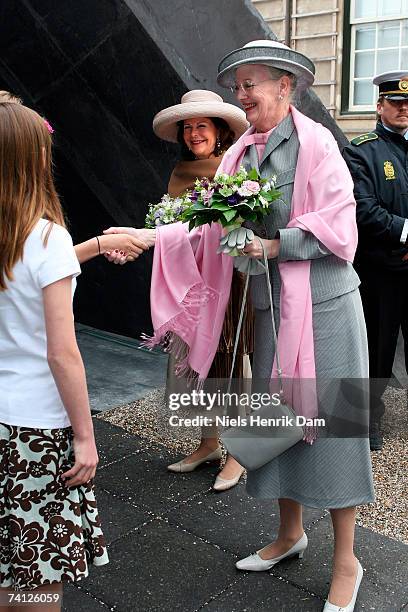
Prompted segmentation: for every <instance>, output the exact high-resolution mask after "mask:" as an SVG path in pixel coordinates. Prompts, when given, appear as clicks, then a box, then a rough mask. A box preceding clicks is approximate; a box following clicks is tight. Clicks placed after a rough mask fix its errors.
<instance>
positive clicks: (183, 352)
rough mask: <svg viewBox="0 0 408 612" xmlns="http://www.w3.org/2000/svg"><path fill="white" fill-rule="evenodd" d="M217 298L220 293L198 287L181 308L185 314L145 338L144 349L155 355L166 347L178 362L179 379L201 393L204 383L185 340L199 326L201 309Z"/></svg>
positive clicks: (186, 297) (188, 294)
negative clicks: (160, 348) (193, 367)
mask: <svg viewBox="0 0 408 612" xmlns="http://www.w3.org/2000/svg"><path fill="white" fill-rule="evenodd" d="M217 295H218V294H217V292H216V291H214V290H213V289H210V288H209V287H205V286H203V284H202V283H198V284H196V285H194V286H193V287H191V288H190V289H189V291H188V292H187V294H186V295H185V297H184V299H183V301H182V302H181V304H180V305H181V306H182V308H183V310H182V312H181V313H179V314H177V315H176V316H175V317H173V318H172V319H170V320H169V321H167V322H166V323H165V324H164V325H162V326H161V327H159V328H158V329H157V330H156V331H155V333H154V335H153V336H147V335H146V334H142V336H141V338H142V342H141V343H140V346H141V347H143V348H147V349H148V350H150V351H151V350H152V349H153V348H154V347H155V346H162V347H163V350H164V351H165V352H166V353H171V354H172V355H173V356H174V358H175V370H174V371H175V374H176V376H178V377H185V378H186V379H187V381H188V384H189V386H191V385H194V387H195V388H196V389H197V390H200V389H201V388H202V386H203V384H204V379H200V377H199V373H198V372H196V371H195V370H193V369H192V368H191V366H190V364H189V363H188V358H189V355H190V347H189V346H188V344H187V343H186V342H185V341H184V338H183V337H186V336H187V337H188V336H189V334H191V332H192V331H193V329H194V328H195V327H197V325H198V324H199V322H200V308H201V307H202V306H204V305H205V304H207V303H208V302H209V301H210V300H213V299H215V298H216V297H217Z"/></svg>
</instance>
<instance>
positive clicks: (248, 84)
mask: <svg viewBox="0 0 408 612" xmlns="http://www.w3.org/2000/svg"><path fill="white" fill-rule="evenodd" d="M276 80H277V79H272V78H270V79H264V80H263V81H259V82H258V83H254V82H253V81H250V80H249V79H246V80H245V81H242V83H239V85H238V83H234V85H231V87H230V90H231V92H232V93H233V94H237V93H238V92H239V90H240V89H242V91H243V92H244V93H245V94H246V93H248V92H250V91H251V89H253V88H254V87H257V86H258V85H260V84H261V83H265V82H266V81H276Z"/></svg>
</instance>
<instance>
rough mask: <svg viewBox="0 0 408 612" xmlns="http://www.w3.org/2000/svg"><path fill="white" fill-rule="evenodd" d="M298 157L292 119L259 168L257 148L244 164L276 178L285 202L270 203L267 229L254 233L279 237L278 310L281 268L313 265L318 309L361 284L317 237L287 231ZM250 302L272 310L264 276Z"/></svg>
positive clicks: (273, 263) (254, 280)
mask: <svg viewBox="0 0 408 612" xmlns="http://www.w3.org/2000/svg"><path fill="white" fill-rule="evenodd" d="M298 152H299V140H298V136H297V132H296V129H295V126H294V123H293V119H292V115H291V114H290V113H289V115H288V116H287V117H286V118H285V119H284V120H283V121H282V122H281V123H280V124H279V125H278V127H277V128H276V129H275V130H273V132H272V133H271V135H270V137H269V140H268V142H267V144H266V146H265V151H264V154H263V156H262V159H261V161H260V163H259V160H258V153H257V150H256V147H255V145H251V146H250V147H248V149H247V151H246V153H245V156H244V159H243V165H244V166H245V167H246V168H247V169H248V170H249V169H250V168H253V167H256V168H258V169H259V170H260V173H261V176H262V177H263V178H269V177H271V176H273V175H276V188H277V189H278V191H280V192H281V197H280V198H279V199H278V200H275V201H274V202H272V205H271V213H270V214H269V215H268V216H267V217H265V218H264V223H263V227H262V226H258V227H257V228H256V233H257V234H258V235H260V236H261V237H262V238H268V239H271V238H275V237H277V234H278V232H279V237H280V249H279V256H278V258H277V259H270V260H269V270H270V275H271V283H272V287H273V299H274V304H275V307H279V296H280V287H281V279H280V274H279V269H278V262H284V261H295V260H308V259H310V260H311V267H310V285H311V292H312V302H313V303H314V304H316V303H318V302H324V301H326V300H330V299H331V298H335V297H338V296H340V295H343V294H345V293H348V292H350V291H353V290H354V289H356V288H357V287H358V286H359V284H360V280H359V277H358V275H357V273H356V272H355V270H354V268H353V266H352V264H351V263H349V262H346V261H344V260H342V259H340V258H339V257H337V256H336V255H333V254H332V253H331V252H330V251H329V250H328V249H327V248H326V247H325V246H324V245H323V244H322V243H321V242H319V241H318V240H317V239H316V238H315V237H314V236H313V234H311V233H310V232H306V231H303V230H301V229H298V228H289V229H286V225H287V224H288V222H289V219H290V205H291V201H292V194H293V183H294V180H295V172H296V163H297V157H298ZM339 156H340V152H339ZM251 297H252V302H253V305H254V307H255V308H260V309H265V308H268V307H269V300H268V296H267V290H266V280H265V276H264V275H260V276H253V277H251Z"/></svg>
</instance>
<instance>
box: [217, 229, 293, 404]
mask: <svg viewBox="0 0 408 612" xmlns="http://www.w3.org/2000/svg"><path fill="white" fill-rule="evenodd" d="M255 238H256V239H257V240H258V241H259V244H260V245H261V248H262V254H263V260H264V266H265V274H266V286H267V289H268V296H269V304H270V312H271V324H272V333H273V339H274V342H275V355H276V369H277V372H278V379H279V387H280V394H281V395H282V394H283V381H282V369H281V365H280V359H279V351H278V335H277V333H276V324H275V317H274V312H273V308H274V306H273V299H272V286H271V279H270V278H269V265H268V258H267V256H266V250H265V245H264V243H263V241H262V240H261V238H259V237H258V236H256V237H255ZM249 276H250V275H249V271H248V273H247V277H246V279H245V286H244V293H243V296H242V304H241V311H240V313H239V319H238V325H237V331H236V334H235V342H234V350H233V354H232V365H231V372H230V375H229V380H228V393H229V392H230V391H231V384H232V375H233V372H234V367H235V362H236V357H237V350H238V342H239V336H240V333H241V328H242V321H243V319H244V313H245V306H246V301H247V294H248V285H249Z"/></svg>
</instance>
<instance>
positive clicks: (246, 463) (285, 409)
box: [221, 238, 304, 470]
mask: <svg viewBox="0 0 408 612" xmlns="http://www.w3.org/2000/svg"><path fill="white" fill-rule="evenodd" d="M258 240H259V242H260V243H261V246H262V250H263V256H264V267H265V274H266V284H267V287H268V294H269V300H270V312H271V325H272V331H273V337H274V341H275V350H276V365H277V371H278V380H279V387H280V393H279V396H280V403H279V404H278V405H277V406H272V404H271V405H270V406H269V405H268V406H264V407H262V408H261V409H260V410H256V411H254V412H252V413H251V414H250V415H249V416H248V417H246V423H245V424H241V425H238V426H237V427H230V428H229V429H227V430H226V431H225V432H224V433H223V434H222V435H221V440H222V442H223V444H224V446H225V448H226V449H227V451H228V453H229V454H230V455H232V456H233V457H234V458H235V459H236V460H237V461H238V463H240V464H241V465H242V466H243V467H245V468H246V469H247V470H257V469H258V468H260V467H262V466H263V465H265V464H266V463H269V461H272V460H273V459H275V458H276V457H278V456H279V455H280V454H281V453H283V452H284V451H286V450H288V449H289V448H291V447H292V446H294V445H295V444H297V443H298V442H300V440H302V439H303V437H304V432H303V429H302V427H300V425H297V424H296V415H295V413H294V411H293V410H292V408H291V407H290V406H289V405H288V404H286V403H285V401H284V399H283V381H282V370H281V367H280V360H279V354H278V338H277V333H276V326H275V318H274V314H273V300H272V288H271V281H270V278H269V266H268V260H267V257H266V252H265V247H264V245H263V243H262V240H260V239H259V238H258ZM257 263H258V264H259V265H262V264H260V262H257ZM258 273H259V272H258ZM249 276H250V268H248V273H247V277H246V282H245V288H244V294H243V298H242V306H241V312H240V317H239V321H238V327H237V332H236V336H235V344H234V352H233V359H232V367H231V373H230V377H229V384H228V393H229V392H230V389H231V383H232V373H233V371H234V366H235V360H236V353H237V347H238V340H239V335H240V332H241V327H242V320H243V316H244V311H245V304H246V297H247V293H248V284H249ZM260 419H268V421H261V422H263V423H264V424H263V425H259V422H260ZM269 419H270V420H269ZM266 423H267V424H266Z"/></svg>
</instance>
